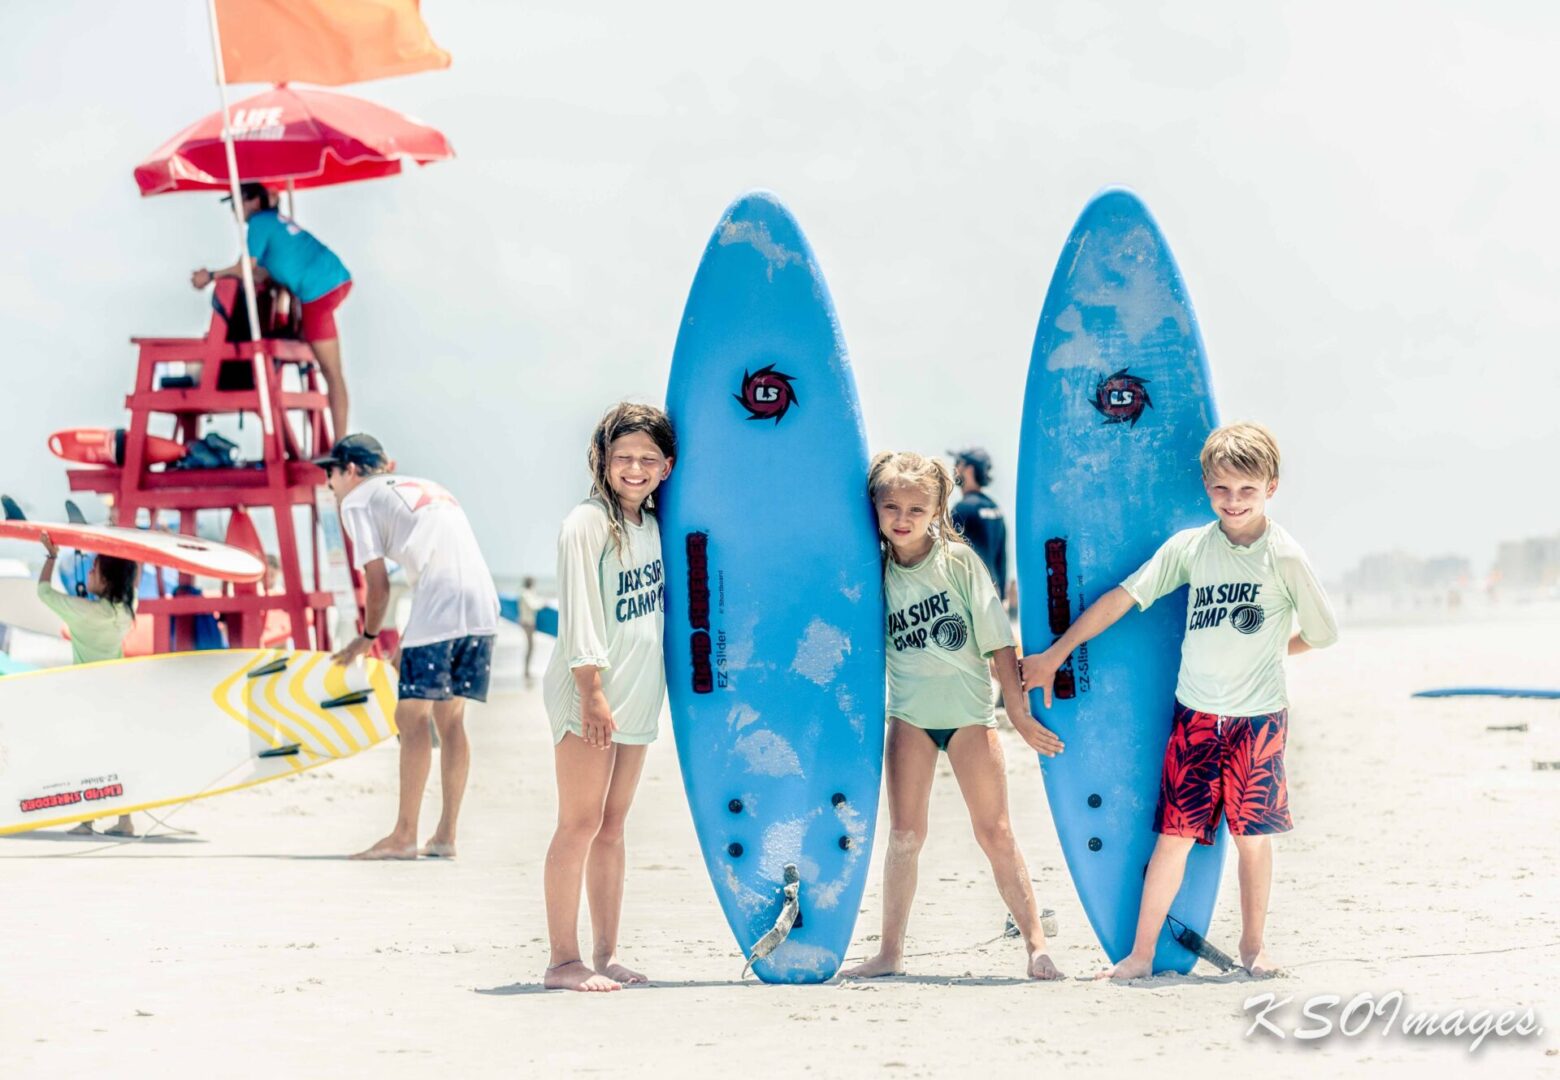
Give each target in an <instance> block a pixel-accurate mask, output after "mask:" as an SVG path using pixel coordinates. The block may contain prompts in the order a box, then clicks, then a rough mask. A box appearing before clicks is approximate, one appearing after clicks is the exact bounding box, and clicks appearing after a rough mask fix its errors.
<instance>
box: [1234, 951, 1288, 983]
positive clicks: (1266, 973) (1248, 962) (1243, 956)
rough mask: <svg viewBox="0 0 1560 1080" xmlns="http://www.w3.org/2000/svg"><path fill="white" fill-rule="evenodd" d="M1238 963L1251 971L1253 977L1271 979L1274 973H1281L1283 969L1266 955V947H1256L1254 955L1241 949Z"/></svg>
mask: <svg viewBox="0 0 1560 1080" xmlns="http://www.w3.org/2000/svg"><path fill="white" fill-rule="evenodd" d="M1240 963H1241V966H1242V967H1243V968H1245V969H1246V970H1247V971H1249V972H1251V975H1252V977H1253V978H1257V979H1271V978H1272V977H1273V976H1274V975H1282V974H1283V969H1282V968H1280V967H1279V966H1278V965H1277V964H1275V963H1273V961H1272V960H1271V959H1270V958H1269V957H1268V954H1267V950H1266V949H1258V950H1257V954H1256V955H1255V956H1253V955H1251V954H1250V953H1248V952H1246V951H1245V950H1244V949H1242V950H1241V953H1240Z"/></svg>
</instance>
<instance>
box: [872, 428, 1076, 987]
mask: <svg viewBox="0 0 1560 1080" xmlns="http://www.w3.org/2000/svg"><path fill="white" fill-rule="evenodd" d="M952 488H953V477H952V476H950V475H949V473H948V470H947V468H946V467H945V466H944V465H943V464H942V463H941V462H939V461H935V460H932V459H930V458H925V457H922V456H921V455H920V454H909V453H900V454H879V455H878V456H877V457H875V458H874V459H873V460H872V467H871V470H870V471H869V473H868V476H867V489H868V494H869V496H870V498H871V500H872V505H873V509H874V510H875V512H876V514H877V521H878V529H879V532H880V533H881V535H882V545H883V552H884V556H885V558H884V573H883V592H884V596H885V599H886V600H887V608H888V625H887V632H888V712H889V721H888V724H889V727H888V748H887V759H886V763H885V768H886V772H887V779H888V812H889V823H890V825H889V827H890V832H889V840H888V856H887V858H886V860H885V862H884V867H883V934H882V939H881V943H880V945H879V947H878V954H877V955H876V956H874V957H873V958H872V959H870V960H868V961H866V962H865V963H863V964H859V965H857V966H856V967H854V968H851V969H850V970H848V971H846V972H844V975H845V976H846V977H847V978H871V977H875V976H879V975H901V974H903V973H904V949H905V929H906V927H907V925H908V924H909V921H910V901H911V900H912V899H914V897H915V885H916V869H917V865H916V864H917V862H918V859H919V857H920V852H921V845H922V844H923V843H924V842H925V840H926V831H927V804H928V802H929V801H930V799H931V793H932V775H933V771H934V770H935V769H936V766H937V755H938V752H939V751H945V752H946V753H947V754H948V761H949V763H950V764H951V765H952V766H953V774H954V776H955V778H957V780H958V782H959V791H960V792H961V793H962V794H963V796H964V802H965V805H966V806H968V807H969V811H970V824H971V825H972V826H973V827H974V830H975V839H976V840H977V841H978V842H979V843H980V846H981V850H982V851H984V852H985V853H986V858H987V859H988V860H990V862H991V871H992V874H993V876H994V877H995V878H996V882H997V892H999V893H1000V894H1001V895H1002V900H1003V902H1004V903H1006V904H1007V908H1008V911H1010V912H1011V913H1012V915H1013V921H1014V923H1015V924H1016V925H1017V927H1018V930H1019V933H1020V934H1022V935H1023V938H1024V945H1025V948H1026V950H1027V954H1028V955H1027V959H1026V961H1025V973H1026V974H1027V975H1028V976H1029V977H1030V978H1032V979H1048V980H1049V979H1059V978H1061V977H1062V976H1061V973H1060V972H1059V971H1057V970H1056V965H1055V964H1053V963H1052V962H1051V958H1050V956H1048V955H1047V954H1046V940H1045V931H1044V930H1043V929H1041V919H1040V909H1039V907H1038V906H1037V905H1036V903H1035V894H1034V889H1033V888H1031V887H1030V884H1029V869H1028V867H1027V866H1025V864H1024V856H1023V853H1022V852H1021V851H1020V850H1019V847H1018V840H1017V839H1016V838H1015V837H1014V836H1013V828H1012V825H1011V824H1010V822H1009V818H1008V798H1007V768H1006V763H1005V761H1004V758H1003V753H1002V742H1001V740H1000V739H999V738H998V736H997V730H996V728H997V717H996V711H995V709H994V708H993V705H992V695H991V676H992V674H993V673H994V674H995V675H996V677H997V680H998V681H999V682H1000V683H1001V686H1002V690H1003V699H1004V701H1005V702H1006V705H1005V709H1006V712H1007V716H1008V721H1009V722H1010V723H1011V724H1012V725H1013V727H1014V729H1015V730H1017V732H1018V733H1019V735H1020V736H1022V737H1023V739H1024V741H1025V742H1026V743H1028V744H1029V745H1030V746H1032V747H1033V748H1034V749H1035V750H1036V751H1038V752H1039V753H1041V754H1045V755H1047V756H1050V755H1054V754H1058V753H1060V752H1061V750H1062V743H1061V740H1060V739H1058V738H1057V737H1056V735H1055V734H1054V733H1053V732H1051V731H1049V730H1047V729H1046V728H1045V727H1043V726H1041V725H1040V724H1039V723H1037V722H1036V721H1035V719H1034V718H1033V717H1032V716H1030V715H1029V703H1028V699H1027V698H1026V697H1025V696H1024V694H1023V692H1022V690H1020V688H1019V682H1018V657H1017V652H1016V650H1015V649H1014V645H1013V630H1012V626H1011V625H1010V624H1009V622H1008V617H1007V611H1006V610H1005V609H1004V608H1003V606H1002V600H1001V598H999V597H998V596H997V590H996V588H995V586H994V585H993V584H992V579H991V574H990V573H989V572H988V571H987V569H986V567H985V565H984V564H983V563H982V562H981V561H980V557H979V556H978V555H977V554H976V553H975V551H974V549H972V548H971V547H970V546H969V544H967V543H965V541H964V538H963V537H962V536H961V535H960V533H959V531H958V529H957V528H955V527H954V524H953V520H952V518H950V517H949V514H948V496H949V493H950V492H951V491H952Z"/></svg>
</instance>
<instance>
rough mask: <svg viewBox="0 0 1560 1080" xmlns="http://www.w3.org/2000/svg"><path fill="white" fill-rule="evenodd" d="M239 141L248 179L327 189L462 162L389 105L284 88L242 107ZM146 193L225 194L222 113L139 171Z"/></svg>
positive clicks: (236, 116)
mask: <svg viewBox="0 0 1560 1080" xmlns="http://www.w3.org/2000/svg"><path fill="white" fill-rule="evenodd" d="M232 115H233V143H234V147H235V149H236V151H237V153H238V172H239V178H240V179H242V180H255V181H259V182H261V183H264V184H269V185H271V186H274V187H284V186H288V185H289V183H290V185H291V186H292V187H295V188H311V187H325V186H327V185H330V184H345V183H348V182H350V181H353V180H370V179H373V178H374V177H376V176H393V175H395V174H396V173H399V172H400V171H401V163H402V162H404V161H408V160H410V161H415V162H417V163H418V164H419V165H426V164H427V163H428V162H430V161H445V160H447V159H449V158H452V157H454V156H455V151H454V150H452V149H451V148H450V144H449V140H448V139H446V138H445V137H444V136H443V135H442V134H440V133H439V132H438V131H435V130H434V129H433V128H431V127H428V126H426V125H424V124H419V123H418V122H417V121H415V120H412V119H410V118H409V117H406V116H403V115H401V114H400V113H398V112H395V111H393V110H391V109H386V108H385V107H383V106H382V105H374V104H372V103H370V102H367V101H363V100H361V99H359V98H354V97H348V96H347V95H345V94H332V93H327V92H326V91H323V90H294V89H292V88H290V87H288V86H285V85H283V86H277V87H275V88H274V89H271V90H267V91H266V92H265V93H263V94H256V95H255V96H254V97H252V98H246V99H245V100H243V101H240V102H238V103H236V104H235V105H234V106H233V109H232ZM135 182H136V184H137V186H139V187H140V189H141V194H142V195H161V194H164V193H165V192H170V191H218V190H220V191H226V190H228V169H227V157H226V151H225V149H224V148H223V145H222V114H221V113H220V112H217V113H212V114H211V115H210V116H208V117H206V118H205V119H204V120H200V121H198V122H197V123H195V124H192V125H190V127H188V128H186V129H185V130H183V131H181V132H179V134H177V135H175V136H174V137H173V138H172V139H170V140H169V141H168V142H167V143H166V144H164V145H163V146H161V147H159V148H158V149H157V151H156V153H154V154H152V156H151V157H149V158H147V159H146V160H145V161H143V162H142V163H141V164H140V165H137V166H136V169H135Z"/></svg>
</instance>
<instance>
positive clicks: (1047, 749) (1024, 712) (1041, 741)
mask: <svg viewBox="0 0 1560 1080" xmlns="http://www.w3.org/2000/svg"><path fill="white" fill-rule="evenodd" d="M1007 714H1008V722H1009V723H1010V724H1012V725H1013V730H1014V731H1016V732H1018V734H1019V737H1020V738H1022V739H1023V740H1024V741H1025V742H1026V743H1028V744H1029V748H1030V749H1031V750H1033V751H1035V752H1036V753H1038V754H1041V755H1043V756H1045V757H1055V756H1056V755H1057V754H1060V753H1061V752H1062V749H1063V748H1062V740H1061V739H1060V738H1059V737H1058V736H1057V734H1056V732H1054V731H1052V730H1051V729H1050V728H1048V727H1046V726H1045V725H1044V724H1042V723H1041V722H1040V721H1038V720H1036V719H1035V718H1034V717H1033V716H1030V715H1029V710H1028V709H1027V708H1025V707H1024V706H1023V705H1016V706H1015V705H1009V706H1008V707H1007Z"/></svg>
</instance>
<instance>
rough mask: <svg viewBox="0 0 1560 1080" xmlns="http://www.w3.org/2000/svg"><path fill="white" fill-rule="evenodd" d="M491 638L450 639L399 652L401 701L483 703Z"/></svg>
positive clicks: (485, 694) (489, 668)
mask: <svg viewBox="0 0 1560 1080" xmlns="http://www.w3.org/2000/svg"><path fill="white" fill-rule="evenodd" d="M492 672H493V635H492V634H482V635H480V636H477V637H459V638H450V639H449V640H448V641H435V642H433V643H432V644H430V645H414V646H412V647H411V648H409V649H402V650H401V699H402V700H403V701H404V700H406V699H408V698H421V699H422V700H424V701H448V700H450V698H453V697H463V698H470V699H471V700H472V701H486V700H487V692H488V677H489V676H490V675H491V674H492Z"/></svg>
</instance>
